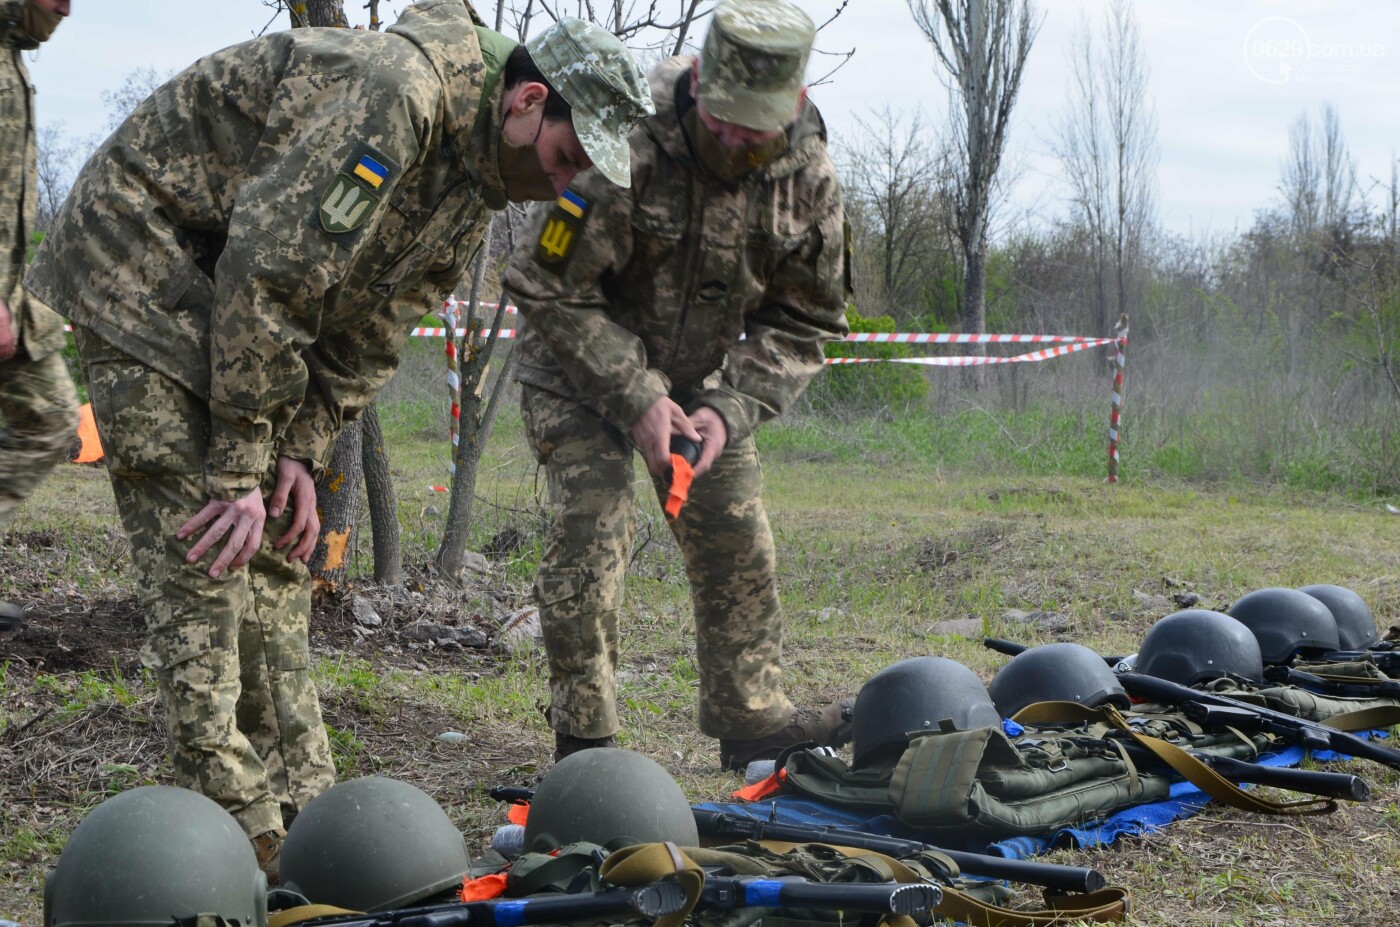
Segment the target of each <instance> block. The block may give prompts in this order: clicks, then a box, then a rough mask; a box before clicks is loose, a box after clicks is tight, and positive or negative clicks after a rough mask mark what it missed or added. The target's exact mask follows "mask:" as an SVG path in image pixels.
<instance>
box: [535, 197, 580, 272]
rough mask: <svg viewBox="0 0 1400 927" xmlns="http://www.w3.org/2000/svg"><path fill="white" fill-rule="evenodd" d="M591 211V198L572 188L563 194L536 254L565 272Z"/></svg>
mask: <svg viewBox="0 0 1400 927" xmlns="http://www.w3.org/2000/svg"><path fill="white" fill-rule="evenodd" d="M587 215H588V200H586V199H584V198H583V197H581V196H579V195H578V194H577V193H575V192H574V191H572V190H565V191H564V192H563V193H562V194H560V196H559V199H557V200H555V201H554V208H553V209H551V210H550V211H549V215H548V216H547V217H546V218H545V222H544V228H542V229H541V230H540V238H539V242H538V246H537V247H536V249H535V258H536V259H537V260H538V261H539V262H540V263H541V264H543V265H544V266H546V267H548V268H550V269H551V270H554V271H555V272H561V271H562V270H563V268H564V265H565V264H567V263H568V260H569V256H570V255H571V254H573V252H574V245H575V244H576V243H577V242H578V238H579V235H580V234H581V233H582V232H583V220H584V219H585V218H586V217H587Z"/></svg>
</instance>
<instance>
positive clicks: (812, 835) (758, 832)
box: [491, 785, 1107, 892]
mask: <svg viewBox="0 0 1400 927" xmlns="http://www.w3.org/2000/svg"><path fill="white" fill-rule="evenodd" d="M534 796H535V790H534V789H527V788H521V787H519V786H509V785H498V786H496V787H494V788H493V789H491V797H492V798H494V799H495V800H496V801H510V802H516V801H524V802H528V801H530V799H532V798H534ZM690 811H691V814H693V815H694V816H695V829H696V831H697V832H698V833H699V834H700V836H702V837H720V838H730V837H733V838H736V839H739V840H784V841H788V842H791V843H830V844H835V845H836V846H843V847H853V848H855V849H857V850H870V851H872V852H875V853H884V854H885V855H886V856H893V857H895V858H896V859H898V858H900V857H904V856H913V855H915V854H917V853H923V852H925V851H929V850H932V851H933V852H935V853H942V854H943V855H944V856H946V857H948V858H949V859H951V860H952V861H953V862H954V863H957V865H958V868H959V869H960V870H963V871H964V872H971V873H976V874H977V875H979V876H985V877H988V878H993V879H1006V880H1008V881H1011V882H1024V883H1025V884H1027V885H1038V886H1040V887H1041V888H1049V889H1054V890H1055V891H1061V892H1096V891H1098V890H1099V889H1101V888H1103V887H1104V885H1106V884H1107V881H1106V880H1105V879H1104V877H1103V873H1101V872H1099V871H1098V870H1097V869H1086V868H1083V867H1080V866H1061V865H1057V864H1054V863H1033V862H1029V861H1027V860H1022V859H1006V858H1004V857H1001V856H988V855H986V854H983V853H968V852H964V851H962V850H947V849H944V848H943V847H939V846H933V845H932V844H927V843H922V842H920V841H918V840H910V839H907V838H903V837H890V836H887V835H885V834H871V833H867V832H865V831H859V830H851V829H847V828H844V827H830V826H825V825H815V824H783V823H781V822H779V821H760V820H757V819H755V818H750V817H745V816H743V815H737V814H726V813H725V812H723V811H706V810H703V809H700V808H692V809H690ZM944 875H945V877H946V879H947V881H948V882H950V883H951V882H952V873H945V874H944Z"/></svg>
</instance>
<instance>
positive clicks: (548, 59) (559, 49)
mask: <svg viewBox="0 0 1400 927" xmlns="http://www.w3.org/2000/svg"><path fill="white" fill-rule="evenodd" d="M525 48H526V50H527V51H529V53H530V57H531V58H533V59H534V61H535V66H536V67H538V68H539V69H540V73H541V74H543V75H544V76H545V78H546V79H547V80H548V81H549V83H550V84H551V85H552V86H553V87H554V89H555V90H557V91H559V95H560V96H562V97H563V98H564V100H565V101H566V102H567V103H568V104H569V106H571V107H572V108H573V111H574V133H575V134H576V135H578V140H579V142H580V143H581V144H582V145H583V150H584V151H585V152H587V153H588V157H589V160H591V161H592V162H593V166H594V167H596V168H598V170H600V171H602V173H603V176H604V177H606V178H608V179H609V180H611V181H612V182H613V183H615V184H617V185H618V186H621V187H625V186H628V185H629V184H630V183H631V182H632V167H631V165H632V161H631V148H630V147H629V146H628V144H627V136H628V135H630V134H631V132H632V127H633V126H635V125H636V124H637V123H638V122H640V121H641V120H643V119H645V118H646V117H647V116H650V115H651V114H652V113H654V112H656V107H655V106H653V105H652V102H651V91H650V90H649V89H648V88H647V80H646V75H645V74H643V73H642V69H641V68H639V67H638V66H637V63H636V62H635V61H633V60H632V53H631V52H629V51H628V50H627V48H626V46H624V45H623V44H622V42H621V40H619V39H618V37H617V36H615V35H613V34H612V33H611V32H608V31H607V30H606V29H600V28H599V27H597V26H595V25H593V24H592V23H586V22H584V21H583V20H581V19H561V20H559V22H557V23H555V24H554V25H553V26H550V27H549V28H548V29H546V30H545V31H544V32H541V33H540V34H539V35H537V36H535V37H534V38H533V39H531V40H530V41H528V42H526V43H525Z"/></svg>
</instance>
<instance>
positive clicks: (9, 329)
mask: <svg viewBox="0 0 1400 927" xmlns="http://www.w3.org/2000/svg"><path fill="white" fill-rule="evenodd" d="M16 344H17V339H16V337H15V321H14V319H13V318H11V317H10V307H9V306H7V305H6V304H5V301H4V300H3V299H0V361H5V360H9V359H10V358H12V357H14V356H15V347H16Z"/></svg>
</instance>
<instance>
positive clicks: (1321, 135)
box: [1279, 103, 1357, 237]
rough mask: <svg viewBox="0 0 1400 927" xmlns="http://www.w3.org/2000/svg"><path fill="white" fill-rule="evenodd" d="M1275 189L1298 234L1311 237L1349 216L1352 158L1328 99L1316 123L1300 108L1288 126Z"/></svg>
mask: <svg viewBox="0 0 1400 927" xmlns="http://www.w3.org/2000/svg"><path fill="white" fill-rule="evenodd" d="M1279 191H1280V192H1281V193H1282V194H1283V199H1284V204H1285V206H1286V207H1287V209H1288V212H1289V218H1290V220H1291V224H1292V229H1293V232H1294V234H1296V235H1300V236H1304V237H1306V236H1310V235H1312V234H1313V233H1314V232H1317V231H1319V230H1320V229H1335V228H1336V227H1338V226H1340V225H1344V224H1346V223H1348V222H1350V221H1351V219H1352V217H1353V213H1354V211H1355V209H1356V202H1357V184H1356V163H1355V161H1354V160H1353V158H1352V156H1351V152H1350V151H1348V150H1347V146H1346V142H1345V140H1344V139H1343V138H1342V126H1341V119H1340V117H1339V116H1338V115H1337V108H1336V107H1335V106H1333V105H1332V104H1330V103H1328V104H1326V105H1325V106H1323V108H1322V121H1321V124H1320V125H1314V123H1313V121H1312V120H1311V119H1310V118H1309V117H1308V114H1307V113H1306V112H1302V113H1299V114H1298V118H1297V119H1296V120H1294V122H1293V125H1292V126H1290V127H1289V130H1288V155H1287V157H1286V158H1285V159H1284V162H1283V176H1282V178H1281V180H1280V182H1279Z"/></svg>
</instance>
